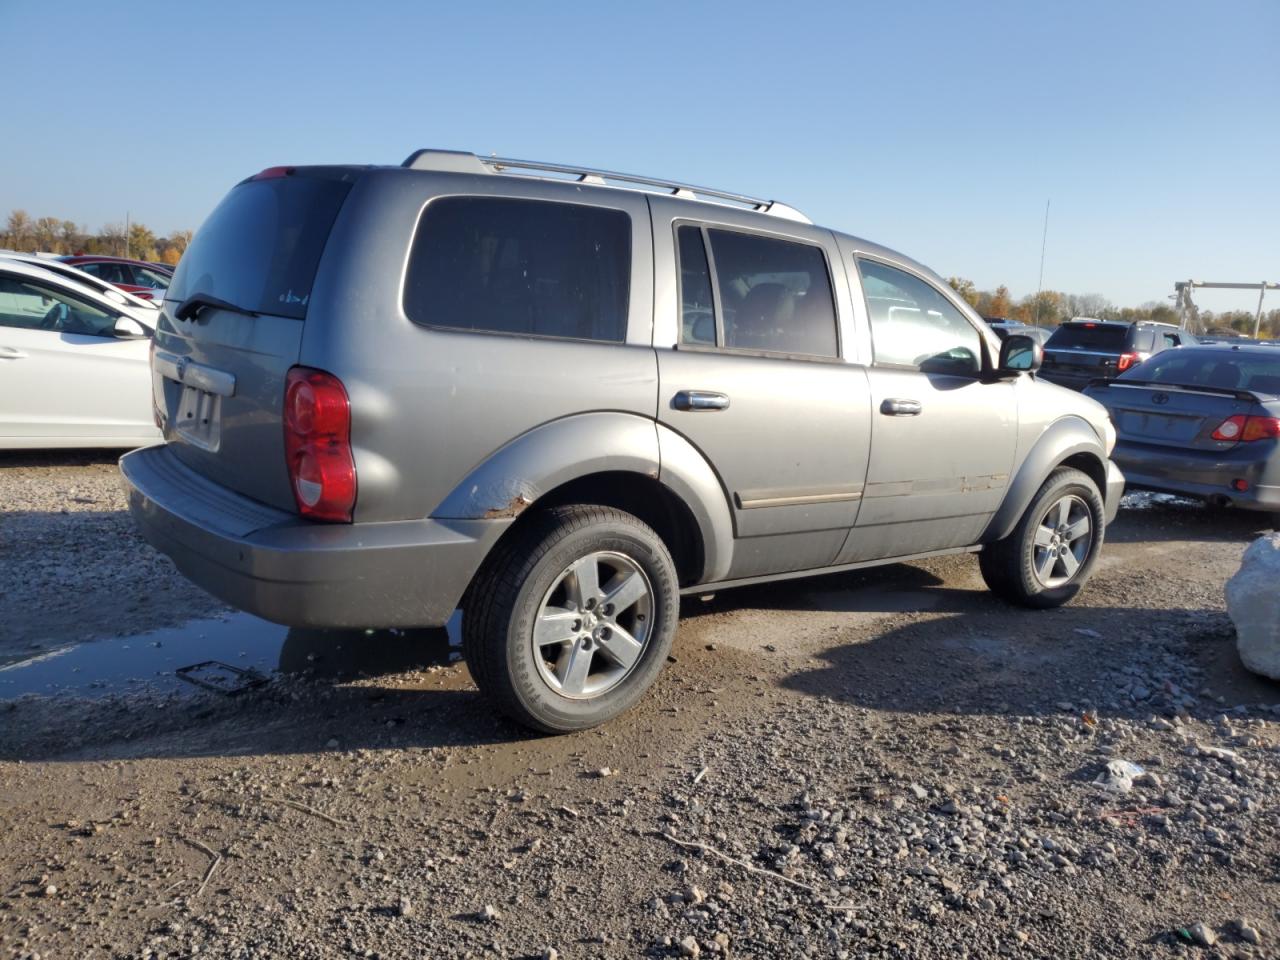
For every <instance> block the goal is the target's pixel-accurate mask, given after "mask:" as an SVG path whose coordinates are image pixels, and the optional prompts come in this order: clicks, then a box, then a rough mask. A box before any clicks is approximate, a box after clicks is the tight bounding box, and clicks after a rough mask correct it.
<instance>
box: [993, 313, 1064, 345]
mask: <svg viewBox="0 0 1280 960" xmlns="http://www.w3.org/2000/svg"><path fill="white" fill-rule="evenodd" d="M982 319H983V320H985V321H986V323H987V326H988V327H990V328H991V330H992V331H993V332H994V333H995V335H996V336H997V337H999V338H1000V339H1001V340H1003V339H1005V338H1006V337H1007V336H1009V334H1011V333H1016V334H1019V335H1020V336H1024V337H1030V338H1031V339H1032V340H1034V341H1036V342H1037V343H1038V344H1040V345H1041V346H1042V347H1043V346H1044V345H1045V343H1046V342H1047V341H1048V339H1049V333H1050V331H1048V330H1046V329H1045V328H1044V327H1037V326H1034V325H1032V324H1030V323H1023V322H1022V321H1021V320H1006V319H1005V318H1004V317H983V318H982Z"/></svg>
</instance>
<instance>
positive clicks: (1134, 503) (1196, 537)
mask: <svg viewBox="0 0 1280 960" xmlns="http://www.w3.org/2000/svg"><path fill="white" fill-rule="evenodd" d="M1272 524H1273V521H1272V519H1271V518H1270V517H1269V516H1268V515H1267V514H1265V513H1260V512H1258V511H1252V510H1235V509H1232V508H1230V507H1213V506H1209V505H1208V504H1205V503H1201V502H1200V501H1198V500H1188V499H1184V498H1182V497H1174V496H1170V495H1167V494H1149V493H1145V492H1138V493H1130V494H1126V496H1125V499H1124V501H1123V503H1122V504H1121V509H1120V513H1119V515H1118V516H1117V517H1116V519H1115V522H1114V523H1112V524H1111V525H1110V526H1109V527H1107V540H1108V541H1110V542H1112V543H1139V542H1153V543H1154V542H1160V541H1165V540H1193V541H1201V542H1211V541H1219V542H1229V541H1238V542H1241V543H1246V542H1248V541H1250V540H1254V539H1256V538H1258V537H1261V536H1265V535H1266V534H1268V533H1271V532H1272V530H1273V525H1272Z"/></svg>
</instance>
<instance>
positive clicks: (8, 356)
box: [0, 347, 26, 360]
mask: <svg viewBox="0 0 1280 960" xmlns="http://www.w3.org/2000/svg"><path fill="white" fill-rule="evenodd" d="M25 356H26V354H25V353H23V352H22V351H21V350H18V349H15V348H14V347H0V360H21V359H23V358H24V357H25Z"/></svg>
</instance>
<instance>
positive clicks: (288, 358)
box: [152, 167, 360, 510]
mask: <svg viewBox="0 0 1280 960" xmlns="http://www.w3.org/2000/svg"><path fill="white" fill-rule="evenodd" d="M359 173H360V170H359V169H358V168H353V167H298V168H274V169H272V170H268V171H264V172H263V173H262V174H259V175H258V176H256V177H251V178H249V179H248V180H245V181H243V182H241V183H240V184H237V185H236V186H235V187H234V188H232V190H231V192H230V193H229V194H227V196H226V198H225V199H223V201H222V202H221V203H220V204H219V205H218V207H217V208H216V209H215V210H214V211H213V213H212V214H210V216H209V218H208V220H206V221H205V223H204V225H203V226H202V227H201V228H200V231H199V232H198V233H197V234H196V236H195V238H194V239H193V240H192V242H191V246H190V247H189V248H188V249H187V251H186V253H185V254H184V255H183V257H182V260H181V261H180V262H179V264H178V269H177V271H176V272H175V273H174V277H173V282H172V283H171V284H170V285H169V289H168V292H167V293H166V295H165V302H164V306H163V308H162V310H161V319H160V323H159V328H158V330H157V333H156V338H155V346H154V357H153V363H152V375H153V382H154V388H155V397H156V403H157V405H158V406H159V407H160V409H161V412H162V413H163V415H164V417H165V430H164V436H165V440H166V441H167V442H168V443H169V444H170V449H171V450H173V451H174V453H175V454H176V455H177V456H178V457H179V458H180V459H181V460H182V461H183V462H184V463H185V464H186V465H187V466H189V467H191V468H192V469H193V470H195V471H196V472H198V473H200V474H202V475H203V476H206V477H208V478H209V479H211V480H213V481H215V482H217V483H219V484H222V485H223V486H226V487H230V488H231V489H233V490H236V491H238V492H240V493H243V494H245V495H246V496H249V497H252V498H254V499H255V500H259V501H261V502H263V503H267V504H271V505H272V506H275V507H279V508H281V509H286V510H293V509H295V502H294V497H293V489H292V485H291V483H290V479H289V475H288V472H287V468H286V464H285V451H284V430H283V425H282V423H281V411H282V408H283V403H284V393H285V378H286V375H287V374H288V371H289V368H290V367H292V366H293V365H294V364H296V363H297V362H298V355H299V350H300V348H301V343H302V333H303V328H304V326H305V324H306V317H307V306H308V303H309V300H310V296H311V288H312V284H313V283H314V282H315V278H316V273H317V270H318V267H319V264H320V258H321V255H322V254H323V252H324V247H325V243H326V241H327V240H328V238H329V233H330V231H331V229H332V228H333V224H334V221H335V219H336V218H337V216H338V211H339V210H340V209H341V207H342V204H343V202H344V201H345V200H346V198H347V194H348V193H349V192H350V190H351V185H352V183H353V182H354V179H355V178H356V177H357V176H358V175H359ZM188 301H189V307H188V309H187V310H180V309H179V308H180V307H181V305H182V304H183V303H184V302H188ZM210 301H212V302H210ZM201 302H204V303H206V305H204V306H200V307H199V309H196V310H191V307H193V306H196V305H197V304H199V303H201ZM179 314H185V316H183V317H180V316H179Z"/></svg>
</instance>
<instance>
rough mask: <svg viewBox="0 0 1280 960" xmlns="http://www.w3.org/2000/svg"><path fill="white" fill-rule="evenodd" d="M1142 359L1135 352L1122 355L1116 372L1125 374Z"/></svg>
mask: <svg viewBox="0 0 1280 960" xmlns="http://www.w3.org/2000/svg"><path fill="white" fill-rule="evenodd" d="M1140 359H1142V358H1141V357H1139V356H1138V355H1137V354H1136V353H1134V352H1133V351H1130V352H1129V353H1122V354H1120V359H1119V361H1118V362H1117V363H1116V372H1117V373H1124V372H1125V371H1126V370H1128V369H1129V368H1130V367H1132V366H1133V365H1134V364H1135V363H1137V362H1138V361H1139V360H1140Z"/></svg>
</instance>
